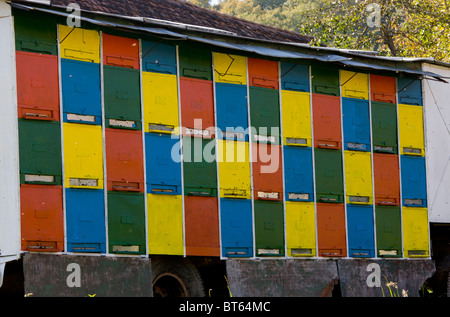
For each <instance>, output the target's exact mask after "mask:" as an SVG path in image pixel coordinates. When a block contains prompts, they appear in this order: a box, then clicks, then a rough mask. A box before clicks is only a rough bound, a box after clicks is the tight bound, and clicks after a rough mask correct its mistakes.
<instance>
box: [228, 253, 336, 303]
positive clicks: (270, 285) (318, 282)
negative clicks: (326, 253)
mask: <svg viewBox="0 0 450 317" xmlns="http://www.w3.org/2000/svg"><path fill="white" fill-rule="evenodd" d="M226 264H227V278H228V282H229V286H230V292H231V294H232V296H233V297H320V296H324V297H330V296H331V290H332V289H333V287H334V285H335V284H336V283H337V281H338V278H339V275H338V271H337V265H336V262H335V261H334V260H274V259H267V260H264V261H246V260H227V262H226Z"/></svg>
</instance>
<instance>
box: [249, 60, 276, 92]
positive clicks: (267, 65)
mask: <svg viewBox="0 0 450 317" xmlns="http://www.w3.org/2000/svg"><path fill="white" fill-rule="evenodd" d="M247 60H248V62H247V63H248V77H249V85H250V86H257V87H263V88H271V89H278V62H275V61H269V60H265V59H258V58H248V59H247Z"/></svg>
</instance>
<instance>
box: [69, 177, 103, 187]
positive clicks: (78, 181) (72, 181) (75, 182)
mask: <svg viewBox="0 0 450 317" xmlns="http://www.w3.org/2000/svg"><path fill="white" fill-rule="evenodd" d="M69 185H70V186H91V187H97V186H98V179H89V178H69Z"/></svg>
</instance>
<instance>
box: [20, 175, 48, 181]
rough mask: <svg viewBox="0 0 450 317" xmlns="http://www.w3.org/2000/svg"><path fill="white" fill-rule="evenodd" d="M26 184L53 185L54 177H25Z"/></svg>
mask: <svg viewBox="0 0 450 317" xmlns="http://www.w3.org/2000/svg"><path fill="white" fill-rule="evenodd" d="M25 182H26V183H54V182H55V176H51V175H25Z"/></svg>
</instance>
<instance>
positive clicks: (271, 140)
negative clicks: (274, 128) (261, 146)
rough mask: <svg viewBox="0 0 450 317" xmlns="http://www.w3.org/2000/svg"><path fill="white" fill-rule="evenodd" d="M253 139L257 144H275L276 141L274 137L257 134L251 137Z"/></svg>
mask: <svg viewBox="0 0 450 317" xmlns="http://www.w3.org/2000/svg"><path fill="white" fill-rule="evenodd" d="M253 139H254V140H255V141H257V142H268V143H275V141H276V139H275V137H274V136H267V135H259V134H255V135H254V136H253Z"/></svg>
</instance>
